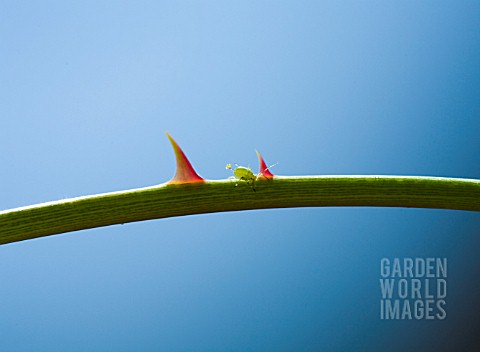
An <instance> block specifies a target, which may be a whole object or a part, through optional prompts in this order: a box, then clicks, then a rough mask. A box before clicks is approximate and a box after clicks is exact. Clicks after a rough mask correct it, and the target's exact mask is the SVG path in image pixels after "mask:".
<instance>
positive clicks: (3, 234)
mask: <svg viewBox="0 0 480 352" xmlns="http://www.w3.org/2000/svg"><path fill="white" fill-rule="evenodd" d="M255 190H256V191H254V190H253V188H252V187H251V186H250V185H249V184H247V183H246V182H239V183H238V186H237V187H235V182H232V181H230V180H220V181H207V182H205V183H203V182H197V183H184V184H168V183H164V184H161V185H158V186H153V187H146V188H138V189H132V190H126V191H120V192H112V193H104V194H97V195H92V196H85V197H78V198H71V199H65V200H60V201H55V202H48V203H42V204H37V205H32V206H27V207H21V208H16V209H10V210H4V211H0V244H6V243H12V242H17V241H23V240H27V239H32V238H37V237H43V236H49V235H54V234H60V233H65V232H70V231H77V230H83V229H89V228H94V227H100V226H108V225H114V224H123V223H128V222H134V221H142V220H150V219H159V218H167V217H173V216H182V215H192V214H205V213H216V212H224V211H237V210H249V209H267V208H292V207H326V206H379V207H409V208H434V209H451V210H470V211H480V180H473V179H456V178H440V177H417V176H296V177H285V176H283V177H282V176H275V178H274V179H273V180H258V181H256V182H255Z"/></svg>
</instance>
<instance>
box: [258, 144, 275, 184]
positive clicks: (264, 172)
mask: <svg viewBox="0 0 480 352" xmlns="http://www.w3.org/2000/svg"><path fill="white" fill-rule="evenodd" d="M255 152H256V153H257V156H258V161H259V163H260V170H259V173H261V174H262V175H263V177H265V178H272V177H274V176H275V175H274V174H272V173H271V172H270V170H269V169H268V167H267V164H265V160H263V158H262V156H261V155H260V153H259V152H258V150H255Z"/></svg>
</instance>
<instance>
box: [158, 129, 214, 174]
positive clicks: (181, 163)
mask: <svg viewBox="0 0 480 352" xmlns="http://www.w3.org/2000/svg"><path fill="white" fill-rule="evenodd" d="M165 133H166V135H167V137H168V139H169V140H170V143H171V144H172V147H173V151H174V153H175V158H176V159H177V170H176V172H175V176H173V178H172V179H171V180H170V181H168V183H188V182H205V180H204V179H203V178H202V177H200V176H198V174H197V173H196V172H195V170H194V169H193V167H192V164H190V162H189V161H188V159H187V157H186V156H185V153H184V152H183V151H182V149H181V148H180V147H179V146H178V144H177V142H175V140H174V139H173V138H172V136H170V135H169V134H168V132H165Z"/></svg>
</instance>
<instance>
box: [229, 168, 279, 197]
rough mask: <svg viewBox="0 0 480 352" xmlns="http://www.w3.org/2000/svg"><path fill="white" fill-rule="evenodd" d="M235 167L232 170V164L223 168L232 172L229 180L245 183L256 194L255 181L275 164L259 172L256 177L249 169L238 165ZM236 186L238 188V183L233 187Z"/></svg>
mask: <svg viewBox="0 0 480 352" xmlns="http://www.w3.org/2000/svg"><path fill="white" fill-rule="evenodd" d="M235 165H236V166H237V167H236V168H235V169H232V164H227V166H225V169H227V170H232V171H233V174H234V176H230V177H229V178H230V179H234V180H237V181H245V182H247V183H248V184H249V185H252V189H253V191H254V192H256V189H255V181H257V180H258V178H259V177H261V176H263V172H265V171H266V170H268V169H269V168H271V167H273V166H275V165H277V164H274V165H272V166H269V167H267V168H266V169H265V170H263V171H261V172H259V173H258V174H256V175H255V174H254V173H253V172H252V170H251V169H250V167H245V166H240V165H238V164H235ZM237 186H238V182H237V184H236V185H235V187H237Z"/></svg>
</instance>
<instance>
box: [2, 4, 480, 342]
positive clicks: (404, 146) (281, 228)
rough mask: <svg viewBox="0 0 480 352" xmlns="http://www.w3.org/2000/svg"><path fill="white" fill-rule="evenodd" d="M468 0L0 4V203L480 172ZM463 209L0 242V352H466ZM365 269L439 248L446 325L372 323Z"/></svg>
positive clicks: (211, 218) (375, 273)
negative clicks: (177, 165) (330, 177)
mask: <svg viewBox="0 0 480 352" xmlns="http://www.w3.org/2000/svg"><path fill="white" fill-rule="evenodd" d="M479 33H480V3H479V2H475V1H468V2H467V1H449V2H448V1H447V2H442V1H419V2H414V1H411V2H410V1H402V2H388V1H378V2H357V1H354V2H337V1H332V2H320V1H312V2H307V1H290V2H286V1H284V2H280V1H276V2H275V1H271V2H266V1H263V2H257V1H239V2H223V1H219V2H183V1H181V2H173V1H172V2H160V1H150V2H149V1H141V2H134V1H132V2H121V1H110V2H108V1H107V2H102V1H100V2H99V1H83V2H81V3H79V2H67V1H38V2H37V1H29V2H13V1H12V2H9V1H3V2H2V3H1V4H0V83H1V84H0V150H1V153H0V164H1V169H0V195H1V197H0V209H9V208H14V207H18V206H23V205H29V204H35V203H41V202H45V201H50V200H57V199H63V198H69V197H75V196H80V195H88V194H95V193H101V192H109V191H116V190H123V189H130V188H137V187H143V186H149V185H155V184H159V183H163V182H165V181H167V180H168V179H170V178H171V177H172V176H173V174H174V156H173V152H172V150H171V147H170V145H169V143H168V140H167V138H166V137H165V135H164V131H165V130H167V131H169V132H170V133H171V134H172V136H173V137H174V138H175V139H176V140H177V141H178V142H179V144H180V145H181V146H182V148H183V149H184V151H185V152H186V154H187V155H188V156H189V158H190V160H191V161H192V163H193V165H194V166H195V168H196V169H197V171H198V172H199V173H200V174H201V175H202V176H203V177H205V178H209V179H222V178H226V177H228V176H230V175H231V172H230V173H229V172H227V171H228V170H225V164H226V163H228V162H230V163H235V162H236V163H239V164H242V165H249V164H250V165H252V167H254V169H256V168H257V160H256V156H255V153H254V150H255V149H258V150H259V151H260V152H261V153H262V154H263V156H264V157H265V159H266V161H267V163H269V164H272V163H275V162H278V163H279V164H278V165H277V166H276V167H275V169H273V170H272V171H274V172H275V173H277V174H281V175H312V174H394V175H435V176H451V177H466V178H479V176H480V164H479V158H478V155H479V152H480V138H479V134H480V103H479V101H480V100H479V97H480V70H479V63H480V35H479ZM479 232H480V217H479V215H478V214H477V213H473V212H460V211H442V210H421V209H399V208H398V209H393V208H392V209H388V208H310V209H282V210H261V211H247V212H236V213H223V214H210V215H198V216H190V217H182V218H171V219H164V220H155V221H148V222H141V223H134V224H127V225H124V226H120V225H119V226H112V227H107V228H98V229H92V230H86V231H80V232H75V233H70V234H64V235H57V236H52V237H48V238H42V239H36V240H32V241H25V242H20V243H14V244H10V245H5V246H1V247H0V279H1V281H0V335H1V338H0V350H1V351H54V350H57V351H59V350H62V351H92V350H96V351H101V350H103V351H106V350H110V351H140V350H141V351H158V350H169V351H192V350H199V351H201V350H204V351H216V350H218V351H224V350H229V351H259V350H277V351H298V350H303V351H315V350H322V351H341V350H348V349H351V350H358V351H381V350H385V349H390V350H391V351H397V350H398V351H403V350H406V349H409V350H414V349H415V350H424V351H427V350H437V351H441V350H445V351H446V350H453V349H455V350H461V349H462V348H463V349H464V350H467V349H470V350H471V349H472V348H473V346H476V345H477V344H478V340H479V339H480V338H479V334H478V331H479V329H478V325H479V322H480V318H479V312H480V302H479V301H478V297H479V295H480V284H479V283H478V277H479V275H480V262H479V260H478V248H479V246H480V233H479ZM382 257H390V258H393V257H400V258H403V257H447V258H448V296H447V318H446V319H445V320H443V321H439V320H435V321H425V320H424V321H385V320H380V318H379V309H380V308H379V307H380V304H379V302H380V298H381V295H380V288H379V281H378V280H379V278H380V259H381V258H382Z"/></svg>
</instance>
